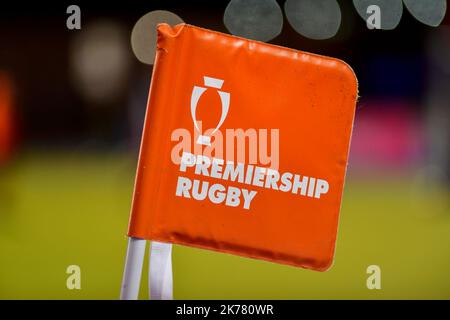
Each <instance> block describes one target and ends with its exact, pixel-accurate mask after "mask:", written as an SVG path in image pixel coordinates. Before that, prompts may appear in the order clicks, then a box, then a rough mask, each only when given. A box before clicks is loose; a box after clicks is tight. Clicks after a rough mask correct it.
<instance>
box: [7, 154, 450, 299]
mask: <svg viewBox="0 0 450 320" xmlns="http://www.w3.org/2000/svg"><path fill="white" fill-rule="evenodd" d="M135 165H136V164H135V160H134V159H133V158H132V157H130V156H126V155H124V154H110V155H104V154H103V155H101V154H98V155H86V154H84V155H82V154H67V153H65V154H62V153H61V154H46V155H44V154H42V153H33V152H28V153H26V154H22V155H21V156H19V157H18V158H17V159H16V161H15V162H14V163H13V164H11V165H10V166H8V167H7V168H3V171H1V172H0V257H1V260H0V261H1V262H0V298H1V299H117V298H118V296H119V290H120V283H121V277H122V271H123V263H124V256H125V250H126V244H127V239H126V236H125V234H126V230H127V223H128V214H129V208H130V202H131V194H132V189H133V184H134V173H135ZM350 171H351V166H350ZM448 196H449V194H448V192H447V193H446V192H445V191H444V190H439V189H434V188H432V189H428V188H427V189H425V188H423V187H420V185H418V184H417V183H415V182H414V180H413V179H411V178H408V175H407V176H405V177H403V178H400V177H397V178H395V179H394V178H385V179H381V178H379V179H378V180H372V181H368V180H362V181H361V180H359V181H358V180H355V179H352V178H349V179H347V184H346V188H345V193H344V198H343V207H342V211H341V220H340V224H339V233H338V241H337V248H336V257H335V263H334V266H333V267H332V269H331V270H330V271H328V272H326V273H318V272H313V271H308V270H303V269H297V268H293V267H289V266H283V265H276V264H272V263H268V262H263V261H256V260H251V259H245V258H240V257H235V256H231V255H227V254H220V253H215V252H209V251H205V250H199V249H192V248H188V247H181V246H175V248H174V258H173V259H174V296H175V298H176V299H197V298H198V299H321V298H322V299H348V298H354V299H397V298H401V299H412V298H424V299H429V298H436V299H450V277H449V272H450V208H449V200H448V198H449V197H448ZM71 264H76V265H79V266H80V267H81V290H68V289H67V288H66V279H67V276H68V275H67V274H66V268H67V266H69V265H71ZM371 264H376V265H379V266H380V267H381V270H382V280H381V285H382V289H381V290H368V289H367V287H366V279H367V277H368V275H367V274H366V268H367V266H369V265H371ZM144 268H145V270H144V273H143V281H142V286H141V298H143V299H144V298H146V297H147V295H148V294H147V292H148V290H147V264H145V266H144Z"/></svg>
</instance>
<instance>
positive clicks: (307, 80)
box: [128, 24, 357, 271]
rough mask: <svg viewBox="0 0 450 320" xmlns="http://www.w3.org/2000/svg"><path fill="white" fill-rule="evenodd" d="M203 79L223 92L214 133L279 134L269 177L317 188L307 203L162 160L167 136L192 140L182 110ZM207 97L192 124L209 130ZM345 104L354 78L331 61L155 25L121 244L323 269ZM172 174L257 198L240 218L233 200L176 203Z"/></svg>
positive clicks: (336, 197) (170, 144) (353, 91)
mask: <svg viewBox="0 0 450 320" xmlns="http://www.w3.org/2000/svg"><path fill="white" fill-rule="evenodd" d="M205 76H207V77H213V78H216V79H222V80H223V84H222V87H221V88H220V90H222V91H224V92H228V93H229V94H230V99H229V110H228V113H227V116H226V118H225V120H224V122H223V124H222V126H221V127H220V129H219V130H220V131H221V132H225V131H226V130H227V129H236V128H242V129H243V130H246V129H248V128H256V129H260V128H265V129H268V130H270V129H278V130H279V166H278V168H277V170H278V171H279V172H280V174H282V173H284V172H290V173H293V174H297V173H298V174H300V176H301V175H304V176H308V177H315V180H314V181H315V182H316V183H317V182H318V181H319V179H323V180H324V181H326V182H327V183H328V191H327V192H326V193H323V194H321V195H320V198H316V197H314V190H312V191H311V193H310V195H312V196H305V195H303V196H302V195H300V194H299V192H297V193H294V192H292V191H290V190H289V191H287V192H283V191H281V190H274V189H270V188H265V187H259V186H255V185H248V184H245V183H240V182H239V181H230V180H223V179H216V178H213V177H211V176H201V175H198V174H196V173H195V172H194V168H187V169H186V171H185V172H182V171H180V165H179V164H176V163H174V162H173V161H172V158H171V153H172V150H173V148H174V146H175V145H176V144H177V141H172V140H173V139H172V136H171V135H172V133H173V132H174V130H176V129H177V128H185V129H186V130H188V131H189V132H190V133H191V134H192V135H193V136H194V135H195V130H196V129H195V127H194V122H193V118H192V114H191V109H190V103H191V98H192V95H193V87H194V86H203V87H205V85H204V77H205ZM208 90H209V91H208ZM208 90H207V93H205V94H204V95H203V96H202V98H200V100H199V101H200V102H199V104H198V108H199V110H198V114H197V116H198V117H199V118H201V119H202V123H203V124H207V126H209V127H213V126H214V124H215V123H217V122H218V121H219V118H220V112H221V109H220V103H221V100H220V99H219V96H218V95H216V94H215V92H216V91H217V90H219V89H217V90H216V89H214V88H212V89H211V88H208ZM214 90H216V91H214ZM356 99H357V80H356V77H355V75H354V73H353V71H352V69H351V68H350V67H349V66H348V65H347V64H345V63H344V62H342V61H340V60H337V59H334V58H329V57H324V56H319V55H315V54H310V53H306V52H302V51H297V50H292V49H288V48H283V47H279V46H274V45H270V44H265V43H260V42H256V41H251V40H247V39H243V38H238V37H234V36H231V35H227V34H222V33H218V32H214V31H210V30H205V29H201V28H197V27H194V26H191V25H185V24H181V25H177V26H175V27H170V26H169V25H166V24H161V25H159V26H158V49H157V55H156V60H155V65H154V70H153V78H152V83H151V88H150V94H149V100H148V106H147V114H146V119H145V125H144V132H143V137H142V144H141V151H140V156H139V163H138V169H137V176H136V182H135V191H134V197H133V204H132V210H131V218H130V225H129V233H128V235H129V236H133V237H139V238H145V239H150V240H156V241H162V242H170V243H176V244H183V245H188V246H194V247H200V248H205V249H210V250H216V251H220V252H227V253H232V254H237V255H241V256H245V257H251V258H257V259H264V260H269V261H272V262H278V263H284V264H289V265H294V266H300V267H304V268H309V269H314V270H319V271H324V270H327V269H328V268H329V267H330V266H331V264H332V261H333V255H334V249H335V241H336V233H337V226H338V216H339V210H340V205H341V196H342V191H343V185H344V177H345V172H346V166H347V157H348V151H349V144H350V136H351V131H352V125H353V118H354V112H355V104H356ZM200 108H201V109H202V110H203V111H200ZM194 142H195V141H194ZM193 144H194V143H193ZM191 152H192V153H193V154H194V152H193V151H191ZM180 177H184V178H186V179H188V180H191V181H194V180H196V179H197V180H200V181H207V182H208V183H209V186H211V185H213V184H215V183H218V184H221V185H222V186H224V187H225V188H228V187H230V186H231V187H235V188H237V189H239V190H242V189H243V188H245V189H247V190H255V191H256V192H257V194H256V195H255V196H254V198H253V199H252V201H251V206H250V207H249V208H247V209H246V208H244V207H243V204H242V199H241V204H240V205H239V206H229V205H226V204H225V203H224V202H222V203H219V204H217V203H213V202H211V201H208V199H206V200H203V201H198V200H195V199H193V198H187V197H182V196H177V195H176V190H177V187H178V183H179V181H180V180H179V178H180ZM309 181H310V182H311V181H313V180H309ZM311 183H312V182H311ZM312 185H313V184H312ZM278 187H279V186H278ZM316 188H318V187H317V185H316Z"/></svg>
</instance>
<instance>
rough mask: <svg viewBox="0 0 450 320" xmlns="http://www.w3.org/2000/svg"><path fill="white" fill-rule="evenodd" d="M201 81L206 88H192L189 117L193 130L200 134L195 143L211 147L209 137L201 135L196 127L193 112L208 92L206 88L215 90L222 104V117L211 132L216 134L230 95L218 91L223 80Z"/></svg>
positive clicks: (204, 78)
mask: <svg viewBox="0 0 450 320" xmlns="http://www.w3.org/2000/svg"><path fill="white" fill-rule="evenodd" d="M203 81H204V85H205V87H206V88H205V87H199V86H194V88H193V89H192V94H191V116H192V120H193V121H194V126H195V129H197V131H198V133H199V134H200V135H199V137H198V139H197V142H196V143H197V144H201V145H207V146H210V145H211V136H207V135H203V134H202V132H200V128H199V127H198V124H197V118H196V115H195V112H196V110H197V104H198V101H199V100H200V98H201V96H202V94H203V93H204V92H205V91H206V90H208V88H213V89H216V90H217V93H218V94H219V96H220V101H221V103H222V115H221V117H220V120H219V123H218V124H217V126H216V127H215V128H214V130H213V131H212V132H211V135H213V134H214V133H216V131H217V130H219V128H220V127H221V126H222V124H223V122H224V121H225V118H226V117H227V114H228V109H229V107H230V93H229V92H224V91H220V89H221V88H222V85H223V82H224V80H221V79H216V78H211V77H206V76H204V77H203Z"/></svg>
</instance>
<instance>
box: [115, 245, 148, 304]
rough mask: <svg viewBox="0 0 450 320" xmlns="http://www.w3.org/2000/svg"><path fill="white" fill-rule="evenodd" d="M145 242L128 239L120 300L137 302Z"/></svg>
mask: <svg viewBox="0 0 450 320" xmlns="http://www.w3.org/2000/svg"><path fill="white" fill-rule="evenodd" d="M146 242H147V241H146V240H144V239H139V238H133V237H129V238H128V249H127V256H126V260H125V270H124V272H123V279H122V287H121V289H120V300H137V299H138V296H139V287H140V284H141V275H142V265H143V263H144V256H145V246H146Z"/></svg>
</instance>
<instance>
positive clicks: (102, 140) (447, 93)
mask: <svg viewBox="0 0 450 320" xmlns="http://www.w3.org/2000/svg"><path fill="white" fill-rule="evenodd" d="M279 3H280V5H282V4H283V1H280V2H279ZM69 4H70V3H67V4H64V3H61V4H50V3H48V4H45V3H41V2H39V3H29V4H27V5H19V4H14V3H12V2H8V3H2V4H1V5H0V257H1V260H0V261H1V264H0V298H2V299H116V298H118V295H119V289H120V282H121V277H122V271H123V262H124V257H125V250H126V244H127V240H126V236H125V235H126V230H127V223H128V215H129V208H130V201H131V195H132V191H133V183H134V181H133V179H134V173H135V167H136V160H137V154H138V144H139V140H140V132H141V127H142V123H143V117H144V112H145V105H146V98H147V92H148V87H149V84H150V76H151V69H152V67H151V66H149V65H145V64H142V63H140V62H139V61H138V60H137V59H136V58H135V57H134V55H133V52H132V50H131V45H130V36H131V31H132V29H133V26H134V24H135V23H136V21H137V20H138V19H139V18H140V17H141V16H143V15H144V14H145V13H147V12H150V11H152V10H157V9H163V10H169V11H171V12H173V13H175V14H177V15H178V16H179V17H181V18H182V19H183V20H184V21H185V22H187V23H190V24H194V25H198V26H202V27H206V28H210V29H214V30H218V31H222V32H228V31H227V29H226V27H225V25H224V23H223V15H224V11H225V8H226V6H227V4H228V1H189V2H187V1H183V2H180V3H177V2H175V1H151V2H148V3H145V2H136V3H133V2H126V3H121V2H119V3H110V2H97V4H95V5H94V4H92V3H91V2H90V3H88V2H85V1H82V2H79V6H80V7H81V13H82V15H81V19H82V20H81V21H82V29H81V30H68V29H67V28H66V19H67V17H68V15H67V14H66V9H67V6H68V5H69ZM339 5H340V8H341V11H342V22H341V27H340V29H339V31H338V33H337V35H336V36H334V37H332V38H331V39H327V40H320V41H318V40H311V39H308V38H306V37H304V36H302V35H300V34H298V33H297V32H296V31H295V30H294V29H293V28H292V27H291V26H290V25H289V23H287V21H286V19H284V25H283V29H282V30H281V33H280V34H279V35H278V36H277V37H276V38H274V39H273V40H272V41H270V42H271V43H274V44H278V45H283V46H288V47H291V48H295V49H299V50H304V51H309V52H314V53H319V54H324V55H329V56H335V57H338V58H340V59H343V60H344V61H346V62H348V63H349V64H350V65H351V66H352V67H353V68H354V70H355V72H356V75H357V76H358V80H359V87H360V93H359V94H360V99H359V103H358V107H357V112H356V121H355V127H354V131H353V138H352V148H351V153H350V162H349V170H348V177H347V181H346V187H345V193H344V198H343V207H342V211H341V219H340V226H339V235H338V241H337V249H336V259H335V263H334V267H333V268H332V269H331V270H330V271H329V272H326V273H316V272H312V271H308V270H302V269H296V268H293V267H288V266H282V265H275V264H271V263H267V262H261V261H254V260H250V259H244V258H239V257H234V256H230V255H226V254H219V253H214V252H208V251H204V250H199V249H192V248H187V247H180V246H176V247H175V249H174V295H175V298H177V299H196V298H203V299H216V298H217V299H219V298H224V299H228V298H230V299H233V298H235V299H241V298H249V299H253V298H254V299H259V298H268V299H320V298H325V299H347V298H354V299H413V298H424V299H431V298H435V299H449V298H450V277H449V276H448V274H449V271H450V200H449V199H450V198H449V194H450V143H449V142H450V127H449V123H450V106H449V101H450V20H449V18H448V14H447V16H446V18H445V20H444V22H443V23H442V24H441V26H439V27H437V28H433V27H429V26H426V25H424V24H421V23H420V22H418V21H417V20H416V19H415V18H414V17H413V16H412V15H411V14H409V12H407V11H406V10H405V9H404V12H403V17H402V20H401V22H400V23H399V25H398V26H397V28H395V29H394V30H391V31H382V30H376V31H373V30H372V31H371V30H368V29H367V27H366V23H365V21H363V20H362V19H361V18H360V17H359V16H358V14H357V12H356V10H355V8H354V7H353V5H352V3H351V1H339ZM71 264H76V265H79V266H80V267H81V271H82V280H81V281H82V282H81V290H68V289H67V288H66V278H67V274H66V272H65V271H66V268H67V266H68V265H71ZM373 264H375V265H379V266H380V267H381V271H382V289H381V290H368V289H367V287H366V279H367V276H368V275H367V274H366V268H367V267H368V266H369V265H373ZM143 279H144V281H143V283H142V290H141V296H142V298H145V297H147V288H146V287H147V285H146V280H147V277H146V272H144V275H143Z"/></svg>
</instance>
